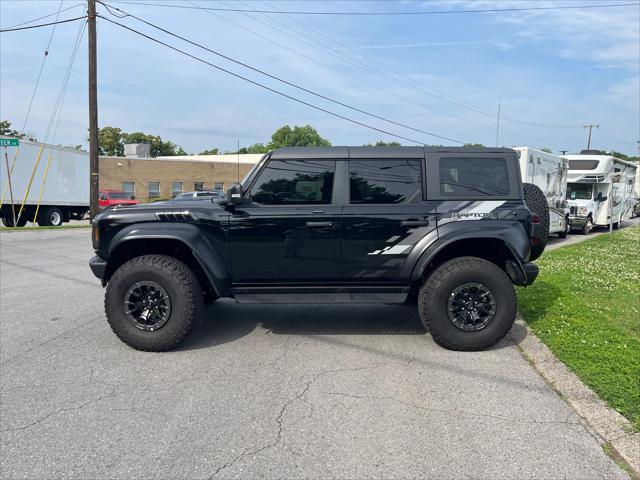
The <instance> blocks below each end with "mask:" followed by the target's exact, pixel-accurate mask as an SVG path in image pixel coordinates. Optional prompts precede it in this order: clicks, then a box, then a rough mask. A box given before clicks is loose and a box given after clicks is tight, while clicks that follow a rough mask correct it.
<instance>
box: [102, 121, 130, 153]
mask: <svg viewBox="0 0 640 480" xmlns="http://www.w3.org/2000/svg"><path fill="white" fill-rule="evenodd" d="M125 135H126V134H125V133H124V132H123V131H122V130H120V129H119V128H116V127H102V128H100V129H98V153H99V154H100V155H109V156H111V157H121V156H123V155H124V136H125Z"/></svg>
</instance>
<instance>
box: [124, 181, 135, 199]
mask: <svg viewBox="0 0 640 480" xmlns="http://www.w3.org/2000/svg"><path fill="white" fill-rule="evenodd" d="M122 191H123V192H126V193H130V194H131V198H133V195H134V194H135V193H136V184H135V182H122Z"/></svg>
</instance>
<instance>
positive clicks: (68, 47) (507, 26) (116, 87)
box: [0, 0, 640, 155]
mask: <svg viewBox="0 0 640 480" xmlns="http://www.w3.org/2000/svg"><path fill="white" fill-rule="evenodd" d="M105 1H106V0H105ZM636 1H637V0H613V1H608V0H600V1H597V0H536V1H528V0H502V1H496V0H473V1H467V0H447V1H439V0H431V1H384V0H377V1H375V0H374V1H362V0H359V1H349V0H333V1H332V0H328V1H296V0H264V1H257V0H225V1H222V0H220V1H214V0H194V1H192V2H188V1H185V0H135V3H145V2H146V3H153V4H155V5H139V4H131V3H127V2H122V1H115V0H114V1H106V3H108V4H109V5H111V6H114V7H117V8H119V9H121V10H122V11H124V12H127V13H130V14H133V15H136V16H138V17H140V18H142V19H144V20H146V21H148V22H151V23H154V24H156V25H158V26H160V27H162V28H164V29H166V30H169V31H171V32H173V33H175V34H178V35H180V36H183V37H185V38H187V39H189V40H191V41H193V42H196V43H200V44H202V45H203V46H205V47H206V48H208V49H210V50H214V51H217V52H219V53H221V54H223V55H226V56H228V57H231V58H233V59H235V60H237V61H240V62H243V63H245V64H247V65H250V66H252V67H254V68H257V69H260V70H262V71H264V72H267V73H269V74H271V75H274V76H277V77H279V78H281V79H283V80H286V81H287V82H290V83H292V84H296V85H298V86H301V87H303V88H305V89H306V90H309V91H313V92H315V93H317V94H320V95H323V96H324V97H328V98H331V99H333V100H335V101H337V102H340V103H342V104H343V105H338V104H336V103H332V102H330V101H328V100H326V99H323V98H319V97H317V96H314V95H312V94H310V93H307V92H305V91H302V90H300V89H297V88H294V87H292V86H290V85H285V84H283V83H281V82H279V81H277V80H275V79H273V78H269V77H266V76H264V75H261V74H259V73H257V72H255V71H252V70H248V69H247V68H244V67H242V66H240V65H238V64H235V63H233V62H231V61H229V60H226V59H223V58H221V57H219V56H216V55H214V54H213V53H211V52H209V51H205V50H203V49H200V48H198V47H196V46H194V45H191V44H189V43H185V42H184V41H182V40H179V39H177V38H175V37H172V36H169V35H167V34H165V33H163V32H160V31H159V30H156V29H154V28H152V27H150V26H148V25H145V24H143V23H141V22H140V21H139V20H137V19H134V18H132V17H127V18H122V19H119V18H116V17H113V16H111V15H110V14H109V12H108V11H107V10H106V9H105V7H103V6H100V5H99V8H98V12H99V14H101V15H103V16H105V17H109V18H112V19H113V20H116V21H118V22H120V23H122V24H125V25H127V26H129V27H131V28H134V29H137V30H139V31H141V32H144V33H145V34H147V35H151V36H153V37H156V38H157V39H159V40H161V41H163V42H166V43H169V44H171V45H173V46H175V47H177V48H180V49H182V50H184V51H186V52H189V53H190V54H192V55H195V56H198V57H201V58H202V59H203V60H205V61H206V62H209V63H212V64H215V65H217V66H219V67H222V68H225V69H228V70H229V71H232V72H234V73H237V74H239V75H242V76H245V77H247V78H249V79H251V80H253V81H256V82H260V83H262V84H264V85H265V86H267V87H269V88H272V89H274V90H278V91H280V92H282V93H284V94H286V95H289V96H293V97H296V98H298V99H299V100H302V101H304V102H307V103H311V104H313V105H316V106H318V107H321V108H323V109H325V110H328V111H331V112H333V113H335V114H338V115H341V116H343V117H348V118H350V119H352V120H354V121H355V122H360V123H364V124H367V125H369V126H372V127H375V128H377V129H379V130H383V131H384V132H388V133H382V132H380V131H375V130H372V129H370V128H366V127H364V126H362V125H358V124H356V123H353V122H349V121H347V120H344V119H341V118H338V117H336V116H332V115H330V114H329V113H326V112H322V111H319V110H316V109H313V108H311V107H309V106H307V105H303V104H301V103H298V102H295V101H293V100H291V99H288V98H285V97H283V96H281V95H278V94H276V93H273V92H271V91H267V90H265V89H263V88H260V87H258V86H256V85H254V84H251V83H248V82H246V81H244V80H241V79H239V78H237V77H234V76H232V75H229V74H228V73H225V72H222V71H220V70H217V69H215V68H213V67H212V66H210V65H206V64H204V63H201V62H199V61H196V60H194V59H192V58H189V57H187V56H185V55H183V54H180V53H177V52H175V51H172V50H170V49H168V48H167V47H165V46H162V45H159V44H157V43H154V42H152V41H150V40H148V39H146V38H143V37H141V36H138V35H137V34H135V33H133V32H130V31H127V30H125V29H123V28H122V27H119V26H117V25H114V24H111V23H109V22H108V21H106V20H105V19H103V18H98V110H99V113H98V122H99V125H100V127H104V126H114V127H119V128H121V129H122V130H124V131H126V132H134V131H143V132H145V133H149V134H154V135H160V136H161V137H162V138H163V139H164V140H171V141H173V142H174V143H176V144H178V145H181V146H182V147H183V148H184V149H185V150H186V151H187V152H189V153H199V152H201V151H203V150H205V149H210V148H219V149H220V150H222V151H224V150H233V149H235V148H236V146H237V143H238V142H240V144H241V145H249V144H252V143H255V142H268V140H269V138H270V136H271V134H272V133H273V132H274V131H275V130H276V129H277V128H279V127H280V126H282V125H285V124H288V125H305V124H311V125H313V126H314V127H315V128H317V129H318V131H319V132H320V134H321V135H322V136H323V137H325V138H328V139H329V140H330V141H331V142H332V144H334V145H362V144H365V143H369V142H375V141H378V140H385V141H393V140H399V141H400V142H401V143H403V144H406V145H412V144H413V143H412V142H411V140H413V141H416V142H417V143H425V144H442V145H456V144H457V143H455V142H462V143H482V144H484V145H488V146H494V145H496V135H497V137H498V141H497V144H498V145H500V146H530V147H538V148H543V147H546V148H551V149H552V150H553V151H554V152H558V151H560V150H568V151H570V152H577V151H579V150H580V149H583V148H586V143H587V131H586V130H585V128H583V125H586V124H598V125H599V128H597V129H595V128H594V130H593V137H592V144H591V148H600V149H609V150H611V149H613V150H616V151H620V152H623V153H627V154H631V155H637V154H638V140H640V6H638V5H636V6H631V7H610V8H592V9H562V10H560V9H559V10H537V11H511V12H491V13H458V14H453V13H451V14H439V15H385V16H373V15H339V16H337V15H336V16H332V15H295V14H289V15H283V14H265V13H246V12H228V11H227V12H225V11H210V10H202V9H198V8H173V7H172V8H169V7H166V6H167V5H180V6H183V7H192V6H196V7H213V8H232V9H233V8H235V9H246V10H286V11H325V12H327V11H339V12H374V11H378V12H402V11H405V12H406V11H414V12H415V11H426V10H430V11H454V10H469V9H472V10H476V9H495V8H499V9H504V8H510V7H516V8H523V7H530V6H536V7H540V6H571V5H589V4H591V5H602V4H607V3H610V4H619V3H634V2H636ZM83 3H84V2H82V1H81V0H75V1H74V0H65V1H63V3H62V9H66V8H67V7H72V8H71V9H69V10H67V11H64V12H62V13H61V14H60V18H61V19H63V18H72V17H77V16H81V15H83V12H84V11H85V6H84V5H83ZM158 4H162V5H165V6H164V7H163V6H158ZM74 5H75V7H74ZM59 6H60V1H59V0H44V1H27V0H2V2H0V27H1V28H9V27H12V26H14V25H16V24H19V23H22V22H25V21H28V20H32V19H35V18H37V17H41V16H43V15H47V14H50V13H55V12H56V11H57V10H58V8H59ZM114 13H118V12H115V11H114ZM54 19H55V17H49V18H46V19H43V20H40V21H38V22H35V23H36V24H37V23H46V22H50V21H53V20H54ZM52 28H53V27H43V28H38V29H29V30H24V31H18V32H7V33H2V34H0V119H3V120H9V121H10V122H12V124H13V128H16V129H18V130H21V129H22V126H23V124H24V122H25V118H27V110H28V106H29V101H30V99H31V96H32V93H33V91H34V84H35V82H36V78H37V76H38V72H39V70H40V66H41V64H42V59H43V52H44V50H45V48H46V46H47V44H48V41H49V38H50V37H51V33H52ZM82 28H83V25H82V22H81V21H77V22H69V23H64V24H59V25H57V26H56V29H55V31H54V32H53V36H52V37H51V38H52V39H51V46H50V48H49V53H48V55H47V59H46V61H45V63H44V68H43V70H42V75H41V78H40V82H39V84H38V89H37V90H36V95H35V98H34V102H33V106H32V108H31V111H30V113H29V116H28V118H27V122H26V128H25V130H26V131H27V132H30V133H32V134H34V135H36V137H37V138H38V139H39V140H43V139H44V138H45V137H47V131H49V134H48V141H49V143H55V144H64V145H76V144H81V145H83V146H84V147H86V146H87V129H88V110H87V103H88V94H87V90H88V88H87V42H86V32H84V33H83V35H84V36H83V37H82V41H81V42H80V43H79V49H78V52H77V56H76V58H75V61H74V63H73V65H72V69H71V73H70V76H69V81H68V85H67V89H66V91H65V94H64V102H63V104H62V110H61V112H60V115H59V118H60V120H59V122H58V121H57V120H55V118H57V117H55V118H54V120H53V121H51V119H52V115H53V112H54V106H55V104H56V99H57V98H58V96H59V94H60V91H61V86H62V85H63V79H64V77H65V73H66V71H67V69H68V67H69V64H70V58H71V56H72V51H73V47H74V44H75V42H76V39H77V38H78V35H79V33H82ZM498 104H500V126H499V128H497V127H498V125H497V124H498V121H497V111H498ZM344 105H348V106H350V107H353V108H354V109H357V110H359V111H356V110H354V109H349V108H347V107H345V106H344ZM362 112H367V113H370V114H373V115H375V116H377V117H384V118H385V119H387V120H391V121H393V122H395V124H394V123H389V122H387V121H383V120H382V119H380V118H375V117H373V116H370V115H366V114H365V113H362ZM49 124H51V125H52V127H49ZM398 124H402V126H400V125H398ZM56 125H57V129H56ZM406 127H411V128H412V129H409V128H406ZM54 131H55V137H54V133H53V132H54ZM424 132H428V133H432V134H436V135H439V136H440V137H446V139H443V138H440V137H438V136H432V135H429V134H427V133H424ZM392 134H396V135H399V136H401V137H405V139H398V138H397V137H394V136H393V135H392ZM454 141H455V142H454Z"/></svg>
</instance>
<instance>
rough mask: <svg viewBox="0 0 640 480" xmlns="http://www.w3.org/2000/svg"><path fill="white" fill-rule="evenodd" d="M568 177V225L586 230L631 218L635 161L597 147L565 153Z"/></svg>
mask: <svg viewBox="0 0 640 480" xmlns="http://www.w3.org/2000/svg"><path fill="white" fill-rule="evenodd" d="M566 158H567V159H568V160H569V177H568V184H567V202H568V204H569V208H570V212H571V214H570V216H569V219H570V221H571V228H572V229H576V230H581V231H582V233H584V234H587V233H589V232H590V231H591V230H592V229H593V227H594V226H600V227H606V226H608V225H609V224H610V223H611V222H612V223H613V227H614V228H618V226H619V225H620V222H622V221H623V220H627V219H629V218H631V216H632V213H633V207H634V204H635V194H634V183H635V178H636V171H637V165H636V164H634V163H632V162H627V161H624V160H620V159H619V158H615V157H612V156H610V155H602V154H601V153H600V152H598V151H584V150H583V151H582V152H581V154H580V155H567V156H566Z"/></svg>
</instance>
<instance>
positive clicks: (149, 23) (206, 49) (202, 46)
mask: <svg viewBox="0 0 640 480" xmlns="http://www.w3.org/2000/svg"><path fill="white" fill-rule="evenodd" d="M98 3H100V4H101V5H104V6H105V7H106V8H107V10H109V11H110V8H109V6H108V5H106V4H104V3H103V2H102V1H100V0H98ZM112 8H115V7H112ZM116 10H118V11H119V12H122V13H123V14H125V15H128V16H130V17H132V18H135V19H136V20H138V21H140V22H142V23H144V24H146V25H149V26H150V27H153V28H155V29H157V30H160V31H161V32H164V33H166V34H168V35H171V36H173V37H175V38H178V39H180V40H182V41H184V42H187V43H189V44H191V45H194V46H196V47H198V48H201V49H203V50H205V51H207V52H210V53H213V54H214V55H217V56H219V57H221V58H224V59H225V60H229V61H231V62H233V63H235V64H237V65H241V66H242V67H245V68H248V69H250V70H253V71H254V72H257V73H260V74H261V75H264V76H266V77H269V78H271V79H274V80H277V81H279V82H281V83H284V84H285V85H289V86H290V87H293V88H297V89H298V90H301V91H303V92H306V93H309V94H311V95H314V96H316V97H318V98H322V99H323V100H327V101H329V102H332V103H335V104H337V105H340V106H342V107H345V108H348V109H350V110H353V111H356V112H358V113H362V114H365V115H368V116H370V117H373V118H376V119H378V120H382V121H385V122H388V123H391V124H393V125H396V126H399V127H402V128H406V129H409V130H413V131H415V132H419V133H423V134H425V135H430V136H433V137H437V138H440V139H442V140H448V141H450V142H455V143H461V144H462V143H464V142H461V141H459V140H455V139H452V138H448V137H445V136H442V135H438V134H435V133H432V132H428V131H426V130H421V129H419V128H415V127H412V126H410V125H406V124H403V123H399V122H396V121H394V120H390V119H388V118H385V117H382V116H380V115H376V114H373V113H370V112H367V111H365V110H362V109H360V108H357V107H353V106H351V105H348V104H346V103H344V102H341V101H339V100H335V99H333V98H330V97H327V96H326V95H322V94H320V93H317V92H314V91H312V90H309V89H307V88H304V87H302V86H300V85H297V84H295V83H292V82H289V81H287V80H284V79H282V78H280V77H277V76H275V75H272V74H270V73H268V72H265V71H264V70H260V69H258V68H255V67H252V66H251V65H248V64H246V63H244V62H240V61H238V60H235V59H234V58H231V57H229V56H227V55H224V54H222V53H220V52H217V51H215V50H212V49H210V48H208V47H206V46H204V45H202V44H200V43H197V42H194V41H192V40H189V39H188V38H185V37H183V36H181V35H178V34H176V33H173V32H170V31H169V30H166V29H164V28H162V27H160V26H158V25H155V24H153V23H151V22H148V21H146V20H144V19H142V18H140V17H138V16H136V15H132V14H129V13H127V12H123V11H122V10H120V9H116ZM103 18H105V17H103Z"/></svg>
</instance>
